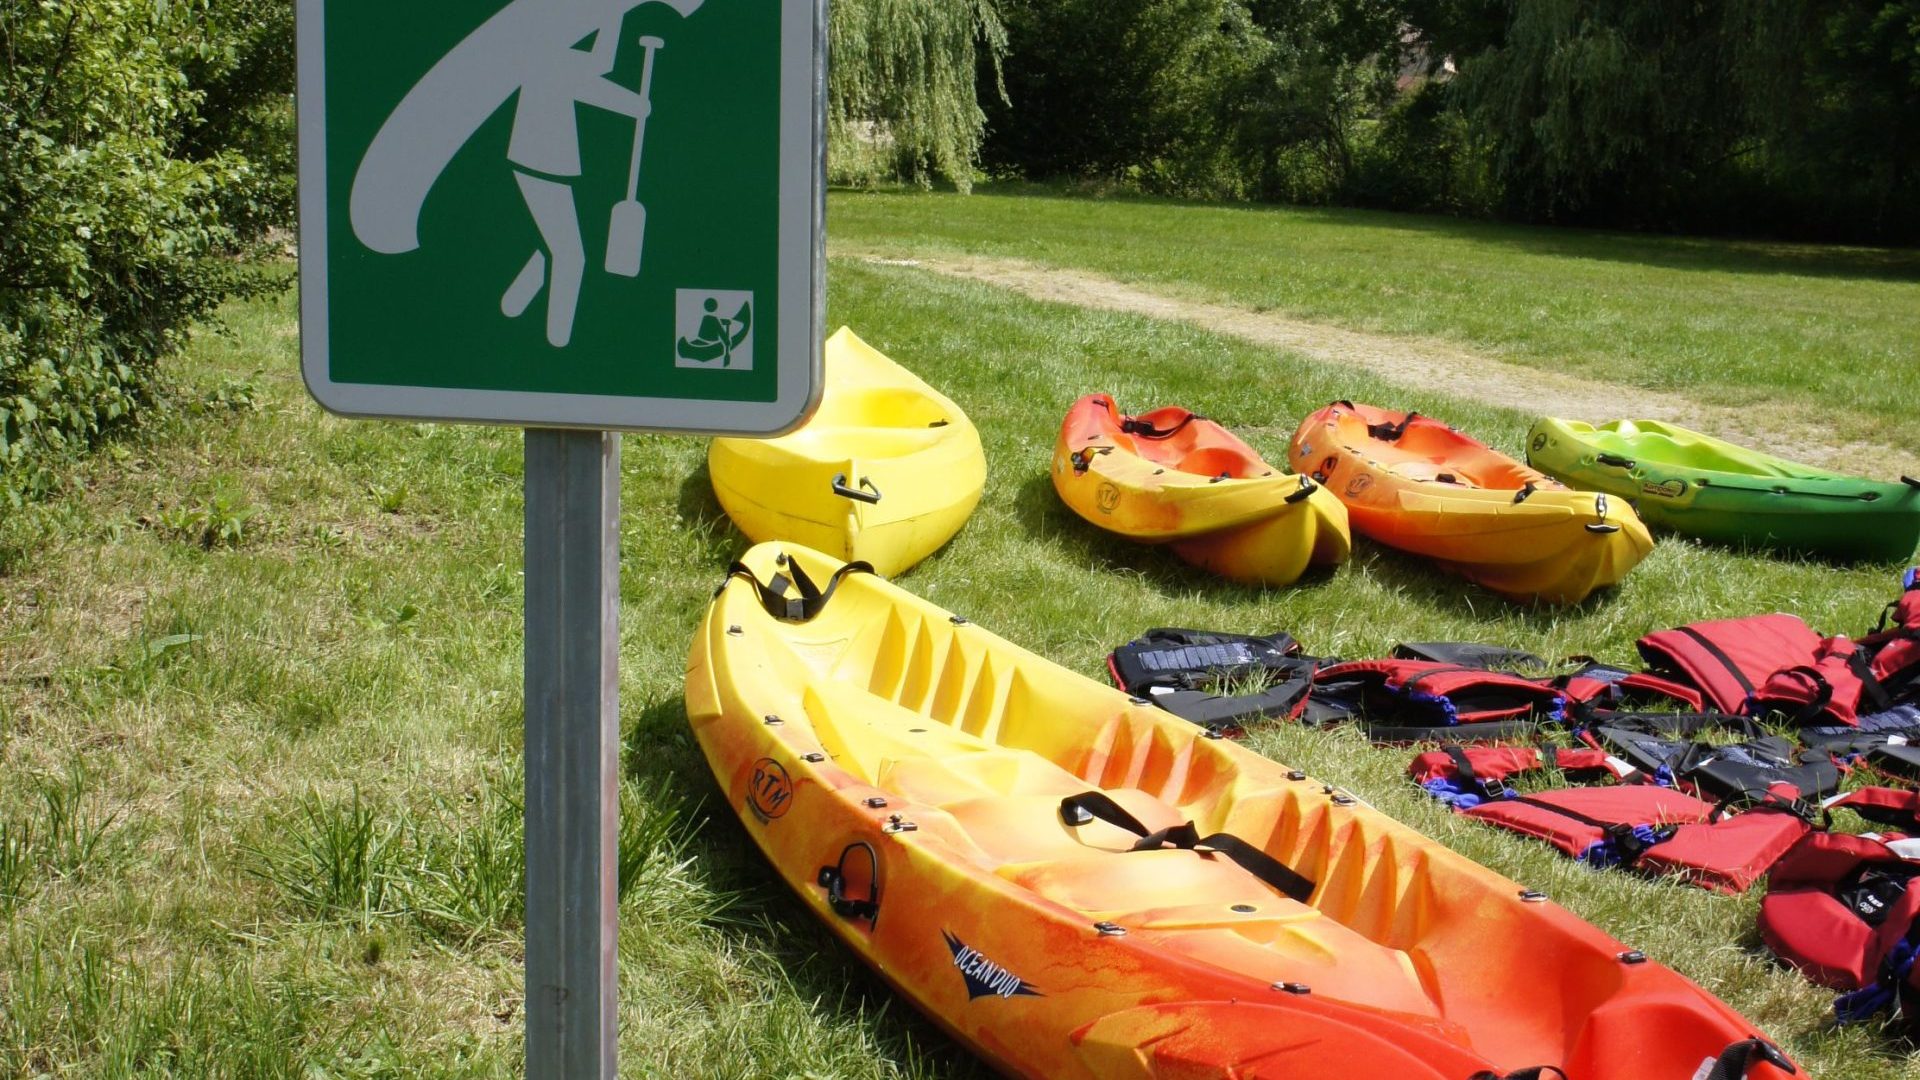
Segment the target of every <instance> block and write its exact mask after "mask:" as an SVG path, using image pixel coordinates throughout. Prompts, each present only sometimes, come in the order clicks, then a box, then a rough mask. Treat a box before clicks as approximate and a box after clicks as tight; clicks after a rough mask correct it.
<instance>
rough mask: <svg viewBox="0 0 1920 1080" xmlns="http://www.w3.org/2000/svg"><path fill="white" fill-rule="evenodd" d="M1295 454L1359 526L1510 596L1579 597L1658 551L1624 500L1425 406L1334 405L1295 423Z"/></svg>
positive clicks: (1569, 600)
mask: <svg viewBox="0 0 1920 1080" xmlns="http://www.w3.org/2000/svg"><path fill="white" fill-rule="evenodd" d="M1289 458H1290V460H1291V462H1292V464H1293V469H1294V471H1295V472H1300V473H1306V474H1308V475H1310V476H1312V477H1313V478H1314V479H1315V480H1318V481H1319V482H1321V483H1322V484H1325V485H1326V486H1327V488H1328V490H1330V491H1332V492H1333V493H1334V494H1335V495H1336V496H1338V497H1339V499H1340V501H1341V502H1343V503H1345V504H1346V506H1347V513H1348V515H1349V517H1350V519H1351V520H1352V522H1353V528H1354V530H1355V531H1356V532H1359V533H1360V534H1362V535H1364V536H1366V537H1368V538H1370V539H1373V540H1377V541H1379V542H1380V543H1382V544H1386V545H1387V546H1389V547H1396V548H1399V549H1401V550H1402V551H1408V552H1412V553H1413V554H1416V555H1425V556H1427V557H1428V558H1431V559H1433V560H1434V561H1436V562H1438V563H1439V564H1440V565H1441V566H1443V567H1445V568H1446V569H1448V570H1451V571H1453V572H1454V573H1457V574H1459V575H1460V576H1462V577H1464V578H1466V579H1468V580H1469V581H1475V582H1478V583H1480V584H1481V585H1484V586H1486V587H1487V588H1489V589H1492V590H1493V591H1494V592H1497V593H1500V594H1502V595H1504V596H1506V597H1508V598H1509V599H1513V600H1521V601H1529V600H1539V601H1543V602H1545V603H1549V604H1577V603H1579V602H1580V601H1581V600H1584V599H1586V597H1587V596H1588V594H1590V593H1592V592H1593V591H1594V590H1595V589H1599V588H1603V587H1606V586H1609V585H1617V584H1619V583H1620V580H1621V579H1622V578H1624V577H1626V576H1627V571H1629V570H1631V569H1633V568H1634V566H1636V565H1638V564H1639V562H1640V560H1641V559H1643V558H1645V557H1646V555H1647V553H1648V552H1650V551H1652V550H1653V537H1652V536H1651V535H1649V534H1648V533H1647V527H1646V526H1645V525H1644V524H1642V523H1641V521H1640V517H1639V515H1637V514H1635V513H1634V511H1633V507H1632V506H1631V505H1629V504H1628V503H1627V501H1626V500H1625V499H1622V498H1619V497H1617V496H1616V497H1609V496H1607V495H1604V494H1595V493H1593V492H1586V491H1574V490H1572V489H1570V488H1568V487H1566V486H1565V485H1563V484H1561V483H1560V482H1559V481H1557V480H1554V479H1552V478H1550V477H1548V476H1546V475H1545V474H1544V473H1541V472H1538V471H1537V470H1534V469H1531V468H1528V467H1527V466H1525V465H1522V464H1521V463H1520V462H1518V461H1515V460H1514V459H1513V458H1510V457H1508V456H1506V455H1505V454H1502V453H1500V452H1499V451H1497V450H1495V449H1493V448H1492V447H1490V446H1487V445H1486V444H1485V443H1482V442H1478V441H1476V440H1474V439H1472V438H1469V437H1467V436H1466V435H1463V434H1461V433H1460V432H1458V431H1456V430H1454V429H1453V428H1451V427H1449V426H1447V425H1446V424H1444V423H1441V422H1440V421H1438V420H1435V419H1433V418H1432V417H1429V416H1421V415H1420V414H1418V413H1399V412H1389V411H1388V410H1386V409H1379V408H1375V407H1374V406H1371V405H1355V404H1353V403H1352V402H1347V401H1336V402H1334V403H1333V404H1332V405H1329V406H1327V407H1326V408H1324V409H1321V410H1320V411H1319V412H1316V413H1314V414H1313V415H1312V416H1309V417H1307V418H1306V420H1304V421H1303V422H1302V423H1301V424H1300V428H1299V430H1298V431H1296V432H1294V436H1293V447H1292V450H1291V452H1290V454H1289Z"/></svg>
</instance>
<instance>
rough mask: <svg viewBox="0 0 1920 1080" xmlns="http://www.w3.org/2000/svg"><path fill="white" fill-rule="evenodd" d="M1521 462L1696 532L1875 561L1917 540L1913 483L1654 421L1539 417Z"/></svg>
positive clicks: (1653, 520) (1919, 499)
mask: <svg viewBox="0 0 1920 1080" xmlns="http://www.w3.org/2000/svg"><path fill="white" fill-rule="evenodd" d="M1527 461H1528V463H1529V464H1531V465H1532V466H1533V467H1534V468H1536V469H1538V470H1540V471H1541V472H1544V473H1546V474H1547V475H1548V476H1551V477H1553V478H1555V479H1556V480H1559V481H1561V482H1562V483H1564V484H1567V485H1568V486H1570V487H1576V488H1582V489H1585V490H1587V491H1604V492H1607V493H1608V494H1610V495H1620V496H1623V497H1625V498H1627V499H1629V500H1631V501H1632V502H1633V504H1634V506H1635V508H1636V509H1638V510H1639V511H1640V517H1641V518H1642V519H1643V520H1645V521H1646V523H1647V524H1649V525H1659V526H1664V527H1666V528H1669V529H1672V530H1673V531H1674V532H1678V533H1685V534H1687V535H1689V536H1697V537H1700V538H1701V539H1703V540H1712V541H1716V542H1718V543H1723V544H1733V545H1737V546H1741V547H1756V548H1772V549H1775V550H1780V551H1795V552H1804V553H1807V554H1815V555H1824V556H1826V557H1828V558H1833V559H1842V560H1873V561H1879V562H1895V561H1899V560H1904V559H1906V558H1907V557H1908V556H1910V555H1912V554H1913V550H1914V546H1915V545H1916V544H1920V481H1915V480H1912V479H1908V478H1904V477H1903V478H1902V480H1901V482H1900V483H1892V484H1887V483H1881V482H1879V481H1877V480H1868V479H1865V478H1863V477H1858V476H1845V475H1842V474H1840V473H1833V472H1827V471H1826V470H1824V469H1816V468H1813V467H1812V466H1810V465H1799V464H1796V463H1794V462H1791V461H1785V460H1782V459H1780V458H1777V457H1774V456H1772V455H1770V454H1763V453H1760V452H1759V451H1757V450H1749V449H1746V448H1745V447H1741V446H1735V445H1734V444H1732V443H1730V442H1724V441H1722V440H1720V439H1716V438H1713V437H1711V436H1708V435H1702V434H1700V433H1699V432H1697V431H1688V430H1687V429H1686V428H1683V427H1675V426H1673V425H1672V424H1663V423H1660V422H1659V421H1656V420H1615V421H1614V422H1612V423H1610V424H1602V425H1600V426H1599V427H1594V426H1592V425H1591V424H1583V423H1581V422H1579V421H1577V420H1558V419H1554V418H1552V417H1547V418H1545V419H1542V420H1541V421H1539V422H1538V423H1536V424H1534V425H1533V430H1532V432H1530V433H1529V435H1528V438H1527Z"/></svg>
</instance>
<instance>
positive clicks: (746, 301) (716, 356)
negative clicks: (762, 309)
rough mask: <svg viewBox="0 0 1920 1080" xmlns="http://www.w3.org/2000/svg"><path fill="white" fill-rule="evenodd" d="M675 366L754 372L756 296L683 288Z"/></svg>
mask: <svg viewBox="0 0 1920 1080" xmlns="http://www.w3.org/2000/svg"><path fill="white" fill-rule="evenodd" d="M674 309H675V319H674V326H675V329H676V333H677V336H676V339H675V341H674V353H673V363H674V366H675V367H694V368H722V369H725V370H728V371H752V370H753V294H752V293H750V292H735V291H725V290H722V291H718V292H713V291H708V290H705V289H681V290H679V293H678V294H677V297H676V299H675V302H674Z"/></svg>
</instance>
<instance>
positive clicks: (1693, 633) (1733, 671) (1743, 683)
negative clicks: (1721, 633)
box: [1680, 626, 1753, 698]
mask: <svg viewBox="0 0 1920 1080" xmlns="http://www.w3.org/2000/svg"><path fill="white" fill-rule="evenodd" d="M1680 633H1682V634H1685V635H1687V636H1688V637H1690V638H1692V639H1693V640H1694V641H1695V642H1698V643H1699V645H1700V647H1701V648H1703V649H1705V650H1707V654H1708V655H1709V656H1711V657H1713V658H1714V659H1715V660H1717V661H1719V663H1720V666H1721V667H1723V668H1726V669H1727V673H1728V674H1730V675H1732V676H1733V679H1734V681H1735V682H1737V683H1739V684H1740V689H1742V690H1745V691H1746V692H1747V696H1748V697H1749V698H1751V697H1752V696H1753V680H1752V679H1749V678H1747V673H1746V672H1744V671H1741V670H1740V665H1738V664H1736V663H1734V662H1733V657H1731V656H1728V655H1727V653H1726V650H1724V649H1722V648H1721V647H1720V646H1718V645H1715V644H1714V643H1713V642H1712V641H1710V640H1708V638H1707V635H1705V634H1703V633H1701V632H1700V631H1698V630H1695V629H1694V628H1693V627H1691V626H1682V627H1680Z"/></svg>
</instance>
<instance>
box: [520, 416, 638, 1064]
mask: <svg viewBox="0 0 1920 1080" xmlns="http://www.w3.org/2000/svg"><path fill="white" fill-rule="evenodd" d="M526 514H527V520H526V634H527V640H526V732H527V747H526V750H527V803H526V827H527V835H526V845H527V998H526V1011H527V1076H528V1078H529V1080H586V1078H592V1080H614V1036H615V1034H616V1031H617V1029H618V1022H617V1014H616V1003H617V1002H616V992H615V974H614V954H615V947H616V945H615V937H616V929H617V926H616V924H617V919H618V912H617V910H616V904H617V893H616V886H617V884H618V883H617V881H616V876H617V875H618V873H619V865H620V864H619V858H618V855H619V852H618V844H619V818H620V780H619V771H618V770H619V762H620V696H619V695H620V682H619V642H620V621H619V607H618V604H619V598H620V560H619V551H620V545H619V539H620V533H619V518H620V436H619V435H618V434H615V433H613V432H607V431H557V430H550V429H544V428H529V429H527V433H526Z"/></svg>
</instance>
